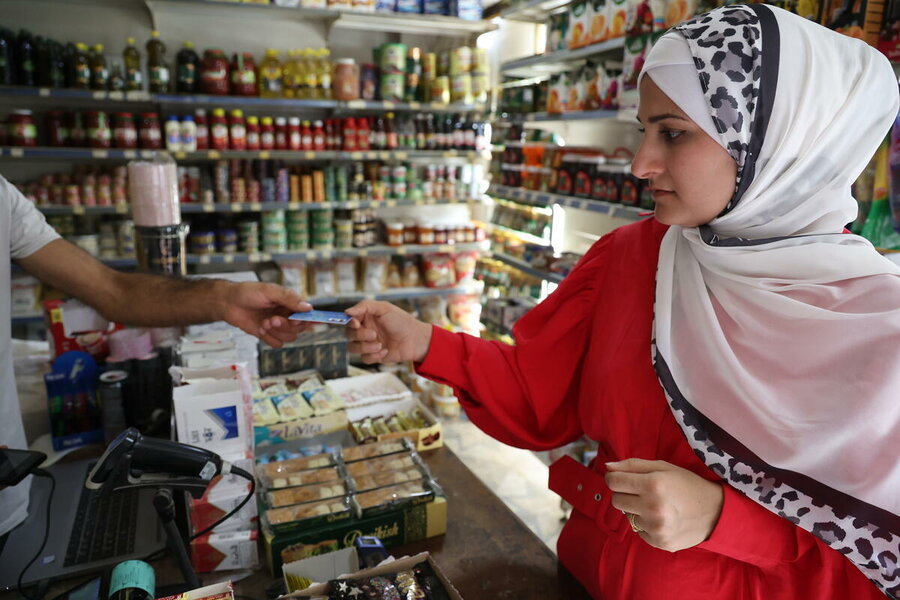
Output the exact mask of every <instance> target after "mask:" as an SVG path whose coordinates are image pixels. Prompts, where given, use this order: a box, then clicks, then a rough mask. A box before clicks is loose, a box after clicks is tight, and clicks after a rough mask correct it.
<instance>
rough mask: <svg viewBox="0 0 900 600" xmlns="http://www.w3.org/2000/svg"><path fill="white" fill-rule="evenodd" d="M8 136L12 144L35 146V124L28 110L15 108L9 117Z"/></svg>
mask: <svg viewBox="0 0 900 600" xmlns="http://www.w3.org/2000/svg"><path fill="white" fill-rule="evenodd" d="M9 138H10V142H12V145H13V146H37V125H36V124H35V122H34V116H33V115H32V114H31V111H30V110H15V111H13V114H12V115H11V116H10V117H9Z"/></svg>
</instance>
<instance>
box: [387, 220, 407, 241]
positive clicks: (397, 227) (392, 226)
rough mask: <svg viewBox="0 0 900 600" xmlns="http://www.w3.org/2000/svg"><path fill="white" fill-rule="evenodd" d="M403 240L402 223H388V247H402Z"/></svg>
mask: <svg viewBox="0 0 900 600" xmlns="http://www.w3.org/2000/svg"><path fill="white" fill-rule="evenodd" d="M404 241H405V239H404V237H403V223H388V225H387V243H388V246H394V247H396V246H402V245H403V243H404Z"/></svg>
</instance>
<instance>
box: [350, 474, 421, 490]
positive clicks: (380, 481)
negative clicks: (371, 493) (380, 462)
mask: <svg viewBox="0 0 900 600" xmlns="http://www.w3.org/2000/svg"><path fill="white" fill-rule="evenodd" d="M423 478H424V474H423V473H422V471H420V470H419V469H416V468H412V469H406V470H405V471H382V472H381V473H372V474H369V475H359V476H357V477H354V478H353V485H354V487H355V488H356V491H358V492H365V491H367V490H374V489H375V488H380V487H387V486H389V485H397V484H398V483H406V482H408V481H421V480H422V479H423Z"/></svg>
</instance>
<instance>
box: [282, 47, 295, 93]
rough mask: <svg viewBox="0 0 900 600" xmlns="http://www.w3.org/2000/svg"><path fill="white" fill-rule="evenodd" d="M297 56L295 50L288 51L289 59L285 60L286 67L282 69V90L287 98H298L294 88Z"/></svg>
mask: <svg viewBox="0 0 900 600" xmlns="http://www.w3.org/2000/svg"><path fill="white" fill-rule="evenodd" d="M295 54H296V51H295V50H288V51H287V57H286V58H285V59H284V65H283V66H282V67H281V88H282V93H283V94H284V97H285V98H296V97H297V93H296V89H295V88H294V84H295V80H294V72H295V70H296V64H295V63H294V58H295Z"/></svg>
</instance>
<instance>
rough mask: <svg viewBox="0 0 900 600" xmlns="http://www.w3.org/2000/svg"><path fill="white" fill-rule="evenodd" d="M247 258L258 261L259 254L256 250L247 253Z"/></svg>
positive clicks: (253, 261)
mask: <svg viewBox="0 0 900 600" xmlns="http://www.w3.org/2000/svg"><path fill="white" fill-rule="evenodd" d="M247 260H249V261H250V262H252V263H255V262H259V261H260V258H259V254H258V253H256V252H254V253H252V254H249V255H248V256H247Z"/></svg>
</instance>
